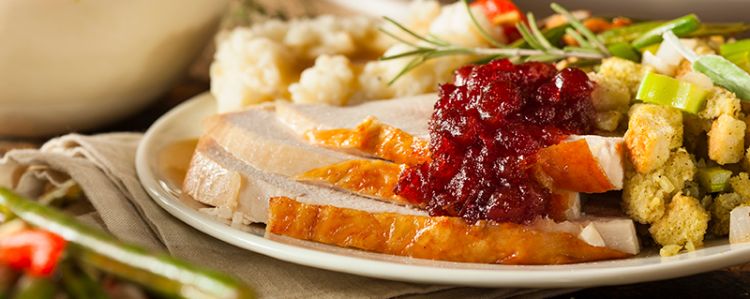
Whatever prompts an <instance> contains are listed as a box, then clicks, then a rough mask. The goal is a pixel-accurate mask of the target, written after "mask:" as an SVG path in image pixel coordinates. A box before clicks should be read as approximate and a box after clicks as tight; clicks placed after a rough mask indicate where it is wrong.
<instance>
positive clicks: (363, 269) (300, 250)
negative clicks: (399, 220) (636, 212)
mask: <svg viewBox="0 0 750 299" xmlns="http://www.w3.org/2000/svg"><path fill="white" fill-rule="evenodd" d="M210 101H214V99H213V96H212V95H211V94H210V92H204V93H201V94H199V95H196V96H194V97H192V98H190V99H188V100H186V101H185V102H183V103H181V104H180V105H178V106H177V107H174V108H173V109H171V110H170V111H168V112H167V113H166V114H164V115H162V116H161V117H160V118H159V119H158V120H157V121H156V122H154V123H153V124H152V125H151V126H150V127H149V129H148V130H147V131H146V133H145V134H144V136H143V139H142V140H141V142H140V143H139V145H138V149H137V151H136V161H135V164H136V172H137V175H138V179H139V181H140V182H141V185H142V186H143V188H144V189H145V190H146V192H147V193H148V195H149V196H150V197H151V199H152V200H154V201H155V202H156V203H157V204H158V205H159V206H160V207H161V208H162V209H164V210H166V211H167V212H168V213H169V214H171V215H172V216H174V217H175V218H177V219H179V220H180V221H182V222H184V223H185V224H187V225H189V226H191V227H193V228H195V229H197V230H199V231H201V232H202V233H205V234H207V235H209V236H211V237H214V238H216V239H219V240H221V241H223V242H226V243H229V244H232V245H234V246H237V247H240V248H243V249H247V250H250V251H252V252H255V253H259V254H262V255H266V256H269V257H272V258H275V259H279V260H283V261H286V262H291V263H295V264H300V265H305V266H309V267H314V268H320V269H325V270H331V271H336V272H343V273H349V274H355V275H360V276H366V277H372V278H380V279H388V280H395V281H405V282H415V283H429V284H442V285H458V286H472V287H529V288H559V287H594V286H605V285H621V284H630V283H639V282H646V281H654V280H663V279H670V278H676V277H681V276H688V275H692V274H696V273H701V272H706V271H711V270H716V269H720V268H725V267H729V266H733V265H737V264H741V263H743V262H747V261H750V244H732V245H719V246H724V247H727V248H726V250H724V251H721V252H717V253H713V254H709V255H706V256H698V257H691V256H688V257H684V256H683V258H677V257H671V258H662V259H661V262H660V263H652V264H644V265H630V266H618V267H603V268H580V269H575V265H565V266H564V267H559V269H555V268H552V267H558V266H521V267H524V269H522V270H505V269H460V268H444V267H435V266H426V265H414V264H404V263H398V262H393V261H382V260H373V259H367V258H363V257H355V256H347V255H340V254H336V253H331V252H324V251H321V250H316V249H312V248H305V247H300V246H294V245H290V244H285V243H282V242H278V241H274V240H271V239H268V238H265V237H263V236H258V235H255V234H252V233H250V232H246V231H242V230H240V229H238V228H234V227H231V226H228V225H226V224H224V223H222V222H220V221H218V220H216V219H214V218H212V217H210V216H208V215H205V214H203V213H200V212H199V211H196V210H194V209H192V208H190V207H188V206H187V205H186V204H184V203H183V202H181V201H180V200H179V199H177V198H175V197H174V196H173V195H171V194H169V192H168V191H167V190H165V189H164V188H162V187H161V186H160V185H159V183H158V180H157V176H156V174H155V173H154V171H153V170H152V169H151V167H150V165H151V163H150V161H151V160H150V155H149V154H150V153H153V152H154V151H153V148H152V147H154V146H156V145H157V144H158V143H156V142H155V141H154V140H155V138H156V137H157V136H159V134H158V133H159V132H161V131H163V130H165V127H166V126H168V125H170V124H173V123H178V122H179V119H178V118H179V117H180V116H181V115H185V114H188V113H191V112H192V110H197V109H198V108H200V107H202V106H205V105H209V104H210V103H209V102H210ZM192 113H196V112H192ZM204 113H205V112H204ZM688 255H690V253H688ZM678 257H679V256H678ZM352 265H357V266H356V267H353V266H352ZM534 267H539V268H538V269H537V268H534ZM571 268H572V269H571ZM532 269H533V270H532Z"/></svg>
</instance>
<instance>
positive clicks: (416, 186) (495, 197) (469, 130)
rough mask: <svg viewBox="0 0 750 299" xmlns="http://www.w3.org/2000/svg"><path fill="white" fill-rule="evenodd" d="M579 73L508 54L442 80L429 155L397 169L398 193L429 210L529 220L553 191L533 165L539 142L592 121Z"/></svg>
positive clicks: (587, 86)
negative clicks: (449, 80)
mask: <svg viewBox="0 0 750 299" xmlns="http://www.w3.org/2000/svg"><path fill="white" fill-rule="evenodd" d="M592 88H593V83H592V82H591V81H589V79H588V77H587V76H586V74H585V73H584V72H582V71H581V70H578V69H571V68H567V69H564V70H562V71H560V72H558V71H557V70H556V69H555V67H554V66H553V65H550V64H545V63H538V62H528V63H524V64H519V65H513V64H512V63H510V62H509V61H508V60H496V61H493V62H491V63H489V64H485V65H477V66H465V67H463V68H461V69H459V70H457V71H456V75H455V83H454V84H450V83H449V84H444V85H442V86H440V99H439V100H438V102H437V103H436V104H435V110H434V112H433V114H432V119H431V121H430V151H431V154H432V160H431V161H430V162H426V163H423V164H418V165H414V166H411V167H409V168H407V169H406V170H404V171H403V172H402V173H401V176H400V178H399V183H398V185H397V187H396V193H397V194H399V195H401V196H403V197H405V198H406V199H407V200H409V201H411V202H414V203H421V204H426V206H427V209H428V210H429V212H430V214H431V215H434V216H438V215H443V216H445V215H447V216H460V217H463V218H464V219H466V220H468V221H470V222H475V221H477V220H480V219H490V220H495V221H499V222H516V223H524V222H529V221H531V220H533V219H534V218H536V217H537V216H546V215H548V214H549V212H550V209H551V206H550V201H551V198H552V194H551V192H550V190H548V189H546V188H544V187H543V186H542V185H540V184H539V183H538V182H537V181H536V179H535V177H534V175H533V172H532V166H533V164H534V157H535V154H536V153H537V151H538V150H539V149H541V148H544V147H547V146H550V145H553V144H556V143H558V142H560V141H561V140H562V139H564V138H565V137H566V136H567V135H569V134H584V133H587V132H589V131H590V130H591V128H592V127H593V125H592V123H593V118H594V109H593V106H592V103H591V90H592Z"/></svg>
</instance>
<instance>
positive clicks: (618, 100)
mask: <svg viewBox="0 0 750 299" xmlns="http://www.w3.org/2000/svg"><path fill="white" fill-rule="evenodd" d="M589 79H591V80H592V81H594V82H595V83H596V85H595V86H596V87H595V88H594V90H593V91H592V92H591V101H592V102H593V104H594V109H596V111H602V112H603V111H613V110H616V111H623V112H625V111H627V109H628V105H630V98H631V94H630V90H629V89H628V87H627V86H626V85H625V84H624V83H623V82H622V81H620V80H618V79H617V78H615V77H608V76H605V75H602V74H601V73H590V74H589Z"/></svg>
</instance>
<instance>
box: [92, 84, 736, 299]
mask: <svg viewBox="0 0 750 299" xmlns="http://www.w3.org/2000/svg"><path fill="white" fill-rule="evenodd" d="M207 89H208V83H206V82H204V81H201V80H193V79H186V80H184V81H183V82H181V83H179V84H177V85H176V86H175V87H174V88H172V89H171V90H170V91H168V92H167V93H166V94H165V95H164V96H162V98H161V99H159V100H158V101H156V102H155V103H154V104H153V105H151V106H150V107H148V108H146V109H145V110H144V111H142V112H141V113H139V114H137V115H136V116H133V117H131V118H129V119H126V120H123V121H120V122H118V123H116V124H112V125H110V126H107V127H105V128H102V129H99V130H97V131H96V132H90V133H97V132H114V131H145V130H146V129H148V127H149V126H150V125H151V123H153V122H154V121H155V120H156V119H158V118H159V116H161V115H162V114H164V113H165V112H167V111H169V109H171V108H173V107H174V106H176V105H178V104H179V103H181V102H183V101H185V100H187V99H189V98H191V97H193V96H195V95H197V94H200V93H202V92H205V91H206V90H207ZM633 297H643V298H652V297H657V298H661V297H667V298H750V264H748V265H744V266H737V267H732V268H728V269H723V270H719V271H713V272H708V273H702V274H698V275H692V276H687V277H682V278H676V279H670V280H664V281H657V282H648V283H639V284H630V285H621V286H610V287H599V288H591V289H584V290H581V291H578V292H574V293H570V294H565V295H561V296H558V297H557V298H633Z"/></svg>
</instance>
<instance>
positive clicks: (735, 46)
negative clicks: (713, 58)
mask: <svg viewBox="0 0 750 299" xmlns="http://www.w3.org/2000/svg"><path fill="white" fill-rule="evenodd" d="M747 51H750V39H743V40H739V41H736V42H733V43H728V44H723V45H721V48H720V49H719V53H721V56H724V57H729V56H731V55H732V54H737V53H742V52H747Z"/></svg>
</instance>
